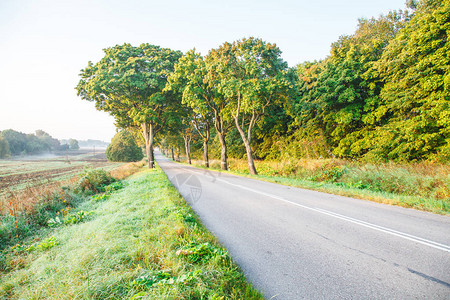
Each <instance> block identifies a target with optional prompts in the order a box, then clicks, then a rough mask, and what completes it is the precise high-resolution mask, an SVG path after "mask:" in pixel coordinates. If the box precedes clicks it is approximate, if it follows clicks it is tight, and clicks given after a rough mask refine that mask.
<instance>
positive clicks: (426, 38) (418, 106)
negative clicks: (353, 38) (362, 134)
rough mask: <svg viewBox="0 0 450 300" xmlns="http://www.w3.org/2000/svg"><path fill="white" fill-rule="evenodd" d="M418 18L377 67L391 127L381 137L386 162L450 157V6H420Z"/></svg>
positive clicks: (417, 4) (426, 2)
mask: <svg viewBox="0 0 450 300" xmlns="http://www.w3.org/2000/svg"><path fill="white" fill-rule="evenodd" d="M414 7H415V8H416V9H417V10H416V12H415V15H414V17H413V18H412V19H411V20H410V21H409V22H408V23H407V25H406V27H405V28H404V29H402V30H401V31H399V33H398V35H397V36H396V38H395V39H394V40H392V41H391V43H390V44H389V45H388V47H387V48H386V51H385V52H384V53H383V55H382V57H381V59H380V61H379V62H377V63H376V64H375V66H374V69H375V73H376V75H377V76H378V77H379V78H381V80H382V81H383V83H384V86H383V89H382V90H381V98H382V100H383V110H382V111H380V114H381V115H382V116H384V117H387V118H388V119H389V121H388V122H387V123H386V124H385V125H384V126H382V127H381V128H379V130H378V131H377V133H376V135H375V139H374V140H375V142H376V145H375V149H374V151H373V152H376V153H378V154H377V155H381V156H383V157H384V158H388V159H396V160H414V159H422V158H435V157H437V156H439V155H444V156H446V157H447V159H448V158H449V157H450V55H449V53H450V40H449V37H448V34H449V32H450V1H449V0H443V1H431V0H423V1H417V2H415V3H414Z"/></svg>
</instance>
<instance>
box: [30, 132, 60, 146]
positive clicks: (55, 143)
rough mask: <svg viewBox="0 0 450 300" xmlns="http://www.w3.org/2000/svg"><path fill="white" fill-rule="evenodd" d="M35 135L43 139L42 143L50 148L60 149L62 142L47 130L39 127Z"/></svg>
mask: <svg viewBox="0 0 450 300" xmlns="http://www.w3.org/2000/svg"><path fill="white" fill-rule="evenodd" d="M35 135H36V136H37V137H38V138H39V140H41V141H42V143H44V144H46V145H47V147H48V149H49V150H58V149H59V146H60V142H59V141H58V140H57V139H54V138H52V137H51V136H50V134H48V133H47V132H45V131H43V130H41V129H38V130H36V133H35Z"/></svg>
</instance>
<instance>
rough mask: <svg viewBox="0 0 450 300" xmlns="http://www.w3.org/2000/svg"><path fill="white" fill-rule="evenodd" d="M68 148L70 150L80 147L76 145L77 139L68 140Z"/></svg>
mask: <svg viewBox="0 0 450 300" xmlns="http://www.w3.org/2000/svg"><path fill="white" fill-rule="evenodd" d="M69 149H70V150H78V149H80V146H79V145H78V141H77V140H75V139H70V140H69Z"/></svg>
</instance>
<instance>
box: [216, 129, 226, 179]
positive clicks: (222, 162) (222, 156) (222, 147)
mask: <svg viewBox="0 0 450 300" xmlns="http://www.w3.org/2000/svg"><path fill="white" fill-rule="evenodd" d="M217 135H218V136H219V141H220V168H221V169H222V170H227V144H226V143H225V135H224V134H221V133H219V132H218V134H217Z"/></svg>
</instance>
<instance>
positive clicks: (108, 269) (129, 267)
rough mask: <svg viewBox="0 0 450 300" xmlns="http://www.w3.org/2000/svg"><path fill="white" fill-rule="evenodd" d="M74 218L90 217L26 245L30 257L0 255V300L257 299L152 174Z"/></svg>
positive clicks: (166, 183) (168, 187)
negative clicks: (1, 265)
mask: <svg viewBox="0 0 450 300" xmlns="http://www.w3.org/2000/svg"><path fill="white" fill-rule="evenodd" d="M94 197H95V196H94ZM77 211H78V212H79V211H85V212H90V213H89V216H88V217H86V218H84V219H83V220H82V221H80V222H78V223H75V224H73V223H69V224H66V225H61V226H59V227H56V228H55V229H52V230H50V231H48V232H47V234H46V236H42V237H41V238H40V240H39V241H28V244H27V245H26V246H29V245H31V244H33V243H34V244H36V245H35V247H34V248H33V249H32V251H27V250H26V248H25V246H21V248H20V249H19V248H16V249H15V250H11V249H10V250H8V251H4V253H3V256H4V260H5V261H7V262H8V264H9V270H8V271H5V272H4V274H3V276H2V279H1V288H0V295H1V297H3V298H5V299H6V298H7V299H73V298H79V299H123V298H131V299H262V296H261V295H260V294H259V293H258V292H256V291H255V290H254V289H253V288H252V287H251V286H250V285H249V284H248V283H247V282H246V279H245V277H244V275H243V274H242V273H241V272H240V270H239V268H238V267H237V266H236V265H235V264H234V262H233V261H232V260H231V258H230V256H229V255H228V253H227V252H226V250H224V249H223V248H222V247H221V246H220V245H219V244H218V243H217V241H216V239H215V238H214V236H213V235H212V234H210V233H209V232H208V231H207V230H206V229H205V228H204V227H203V225H202V224H201V223H200V221H199V220H198V218H197V217H196V216H195V214H194V213H193V211H192V210H191V209H190V208H189V206H188V205H187V204H186V202H185V201H184V200H183V199H182V198H181V196H180V195H179V194H178V192H177V191H176V189H175V188H174V187H173V186H172V185H171V184H170V182H169V181H168V179H167V177H166V176H165V174H164V173H163V172H162V171H161V170H160V169H159V168H158V169H157V171H151V170H147V171H143V172H141V173H138V174H135V175H133V176H132V177H131V178H130V179H128V180H126V182H125V187H124V188H123V189H120V190H118V191H115V192H113V193H112V194H111V196H110V197H109V198H108V197H104V198H101V197H97V198H96V200H95V201H94V200H91V201H86V202H84V203H83V204H82V205H80V206H79V207H78V208H77V209H76V211H74V212H72V213H74V214H75V213H77ZM43 242H44V244H43V246H42V243H43ZM38 245H41V246H39V247H38Z"/></svg>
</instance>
